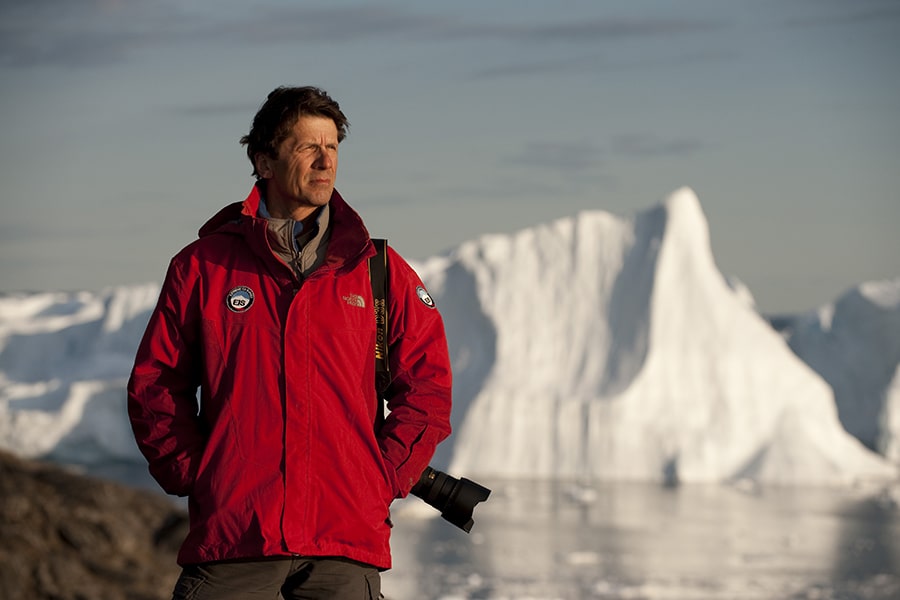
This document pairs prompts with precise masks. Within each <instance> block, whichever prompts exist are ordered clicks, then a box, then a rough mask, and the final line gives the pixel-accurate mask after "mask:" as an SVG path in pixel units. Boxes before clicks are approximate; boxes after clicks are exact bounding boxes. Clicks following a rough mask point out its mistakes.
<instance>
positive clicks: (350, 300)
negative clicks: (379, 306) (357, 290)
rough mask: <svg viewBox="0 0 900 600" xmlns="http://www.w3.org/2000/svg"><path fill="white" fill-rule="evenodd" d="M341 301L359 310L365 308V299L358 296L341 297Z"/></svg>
mask: <svg viewBox="0 0 900 600" xmlns="http://www.w3.org/2000/svg"><path fill="white" fill-rule="evenodd" d="M341 299H342V300H343V301H344V302H346V303H347V304H349V305H350V306H358V307H359V308H365V307H366V299H365V298H363V297H362V296H360V295H358V294H348V295H347V296H341Z"/></svg>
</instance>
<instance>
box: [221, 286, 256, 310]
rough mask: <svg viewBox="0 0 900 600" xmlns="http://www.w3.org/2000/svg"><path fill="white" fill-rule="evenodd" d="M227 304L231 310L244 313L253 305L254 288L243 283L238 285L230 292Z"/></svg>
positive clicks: (226, 300) (226, 299)
mask: <svg viewBox="0 0 900 600" xmlns="http://www.w3.org/2000/svg"><path fill="white" fill-rule="evenodd" d="M225 304H226V305H228V308H229V309H230V310H231V311H233V312H236V313H242V312H244V311H246V310H247V309H248V308H250V307H251V306H253V290H251V289H250V288H248V287H246V286H243V285H242V286H240V287H236V288H234V289H233V290H231V291H230V292H228V297H226V298H225Z"/></svg>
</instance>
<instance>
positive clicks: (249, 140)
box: [241, 86, 350, 178]
mask: <svg viewBox="0 0 900 600" xmlns="http://www.w3.org/2000/svg"><path fill="white" fill-rule="evenodd" d="M305 115H311V116H315V117H326V118H328V119H331V120H332V121H334V124H335V126H337V131H338V142H342V141H343V140H344V138H345V137H347V129H348V128H349V127H350V122H349V121H347V117H346V116H344V113H343V112H341V107H340V106H339V105H338V103H337V102H335V101H334V100H333V99H332V98H331V96H329V95H328V94H327V93H326V92H325V90H322V89H319V88H317V87H313V86H306V87H283V86H282V87H277V88H275V89H274V90H272V91H271V92H270V93H269V96H268V97H267V98H266V101H265V102H264V103H263V105H262V106H261V107H260V108H259V111H257V113H256V116H255V117H253V125H252V127H251V128H250V133H248V134H247V135H245V136H244V137H242V138H241V145H245V146H247V157H248V158H249V159H250V164H252V165H253V175H254V176H256V177H257V178H258V177H259V173H258V172H257V170H256V155H257V154H265V155H267V156H271V157H273V158H275V157H277V156H278V146H279V145H281V142H283V141H284V140H285V139H287V137H288V135H290V131H291V129H292V128H293V127H294V125H295V124H296V123H297V120H298V119H299V118H300V117H301V116H305Z"/></svg>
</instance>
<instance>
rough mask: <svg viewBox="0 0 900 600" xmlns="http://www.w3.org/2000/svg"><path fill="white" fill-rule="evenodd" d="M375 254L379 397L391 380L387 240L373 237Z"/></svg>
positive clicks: (372, 268)
mask: <svg viewBox="0 0 900 600" xmlns="http://www.w3.org/2000/svg"><path fill="white" fill-rule="evenodd" d="M372 242H373V243H374V244H375V250H376V254H375V256H373V257H372V258H370V259H369V279H370V280H371V282H372V300H373V304H374V306H375V390H376V391H377V392H378V397H379V399H381V398H383V397H384V393H385V391H386V390H387V387H388V385H389V384H390V382H391V369H390V365H389V363H388V329H387V328H388V314H387V287H388V260H387V240H382V239H373V240H372ZM383 413H384V410H381V411H379V416H378V417H377V421H378V422H379V423H380V422H381V421H382V420H383V419H384V414H383Z"/></svg>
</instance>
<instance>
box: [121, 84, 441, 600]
mask: <svg viewBox="0 0 900 600" xmlns="http://www.w3.org/2000/svg"><path fill="white" fill-rule="evenodd" d="M347 126H348V123H347V119H346V117H345V116H344V114H343V113H342V112H341V109H340V107H339V105H338V104H337V103H336V102H335V101H334V100H332V99H331V98H330V97H329V96H328V95H327V94H326V93H325V92H324V91H322V90H320V89H318V88H314V87H302V88H278V89H276V90H274V91H273V92H272V93H271V94H269V96H268V99H267V100H266V102H265V103H264V104H263V105H262V107H261V108H260V109H259V112H258V113H257V114H256V116H255V118H254V120H253V124H252V128H251V131H250V133H249V134H248V135H246V136H244V138H243V139H242V140H241V143H242V144H245V145H246V146H247V155H248V157H249V158H250V161H251V163H252V164H253V174H254V175H255V176H256V177H257V182H256V185H255V186H254V187H253V189H252V190H251V192H250V195H249V196H248V197H247V199H246V200H244V201H243V202H242V203H240V202H238V203H235V204H232V205H230V206H227V207H225V208H224V209H222V210H221V211H220V212H219V213H218V214H217V215H216V216H214V217H213V218H212V219H211V220H210V221H209V222H207V223H206V225H204V226H203V228H202V229H201V230H200V237H199V239H198V240H196V241H195V242H193V243H192V244H190V245H189V246H187V247H186V248H185V249H184V250H182V251H181V252H180V253H178V254H177V255H176V256H175V258H173V259H172V261H171V263H170V265H169V269H168V272H167V274H166V279H165V282H164V284H163V287H162V291H161V294H160V298H159V302H158V304H157V306H156V308H155V310H154V312H153V314H152V316H151V318H150V322H149V324H148V326H147V330H146V332H145V334H144V337H143V340H142V342H141V345H140V348H139V349H138V352H137V357H136V359H135V365H134V369H133V371H132V374H131V378H130V380H129V384H128V412H129V416H130V418H131V423H132V427H133V429H134V434H135V438H136V440H137V442H138V445H139V447H140V449H141V451H142V452H143V454H144V456H145V457H146V458H147V461H148V463H149V468H150V472H151V473H152V474H153V476H154V477H155V478H156V480H157V481H158V482H159V484H160V485H161V486H162V488H163V489H164V490H165V491H166V492H168V493H170V494H177V495H180V496H188V507H189V512H190V531H189V533H188V535H187V538H186V539H185V541H184V544H183V545H182V547H181V551H180V552H179V555H178V562H179V564H180V565H182V567H183V570H182V574H181V577H180V578H179V580H178V582H177V584H176V588H175V595H174V597H175V598H191V599H194V600H204V599H211V598H215V599H216V600H223V599H226V600H227V599H232V598H234V599H238V598H240V599H253V598H269V599H271V598H276V597H278V594H279V593H280V594H281V595H282V596H283V597H284V598H287V599H291V598H360V599H362V598H377V597H379V594H380V591H379V589H380V575H379V572H380V571H381V570H385V569H388V568H390V566H391V559H390V548H389V537H390V527H391V523H390V518H389V517H390V515H389V506H390V503H391V501H392V500H393V499H394V498H399V497H403V496H406V495H407V494H408V493H409V491H410V489H411V488H412V487H413V485H414V484H415V483H416V482H417V481H418V479H419V476H420V474H421V473H422V471H423V470H424V469H425V467H426V466H427V465H428V462H429V460H430V459H431V457H432V455H433V453H434V449H435V446H436V445H437V444H438V443H439V442H440V441H441V440H442V439H444V438H445V437H446V436H447V435H449V433H450V424H449V413H450V387H451V374H450V365H449V358H448V353H447V343H446V338H445V335H444V327H443V323H442V320H441V317H440V315H439V314H438V312H437V311H436V310H435V308H434V304H433V302H431V299H430V297H429V296H428V294H427V293H426V292H424V287H423V286H422V283H421V281H420V280H419V278H418V276H417V275H416V274H415V273H414V272H413V270H412V269H411V268H410V266H409V265H408V264H407V263H406V262H405V261H404V260H403V259H402V258H401V257H400V256H399V255H398V254H397V253H396V252H395V251H394V250H393V249H392V248H388V258H389V270H388V272H389V283H388V285H389V289H390V294H389V299H388V302H389V307H388V308H389V312H388V314H389V319H390V321H389V357H390V368H391V374H392V376H393V380H392V382H391V385H390V387H389V388H388V392H387V396H388V397H387V402H388V408H389V409H390V413H389V415H388V417H387V418H386V419H385V420H384V422H383V424H381V425H380V427H379V426H376V423H378V422H379V420H380V418H381V417H380V415H381V409H382V406H381V399H380V398H378V397H377V396H376V391H375V359H374V353H375V350H374V349H375V342H376V326H375V313H374V309H373V301H372V288H371V283H370V279H369V273H368V258H369V257H371V256H373V255H374V254H375V250H374V246H373V243H372V241H371V240H370V238H369V234H368V232H367V230H366V228H365V226H364V224H363V222H362V220H361V219H360V217H359V215H358V214H357V213H356V212H355V211H353V209H351V208H350V207H349V206H348V205H347V203H346V202H345V201H344V200H343V198H341V196H340V194H338V192H337V191H336V190H335V189H334V184H335V174H336V171H337V165H338V145H339V143H340V142H341V141H342V140H343V139H344V136H345V135H346V131H347ZM198 388H199V390H200V394H199V398H198V396H197V389H198Z"/></svg>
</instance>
